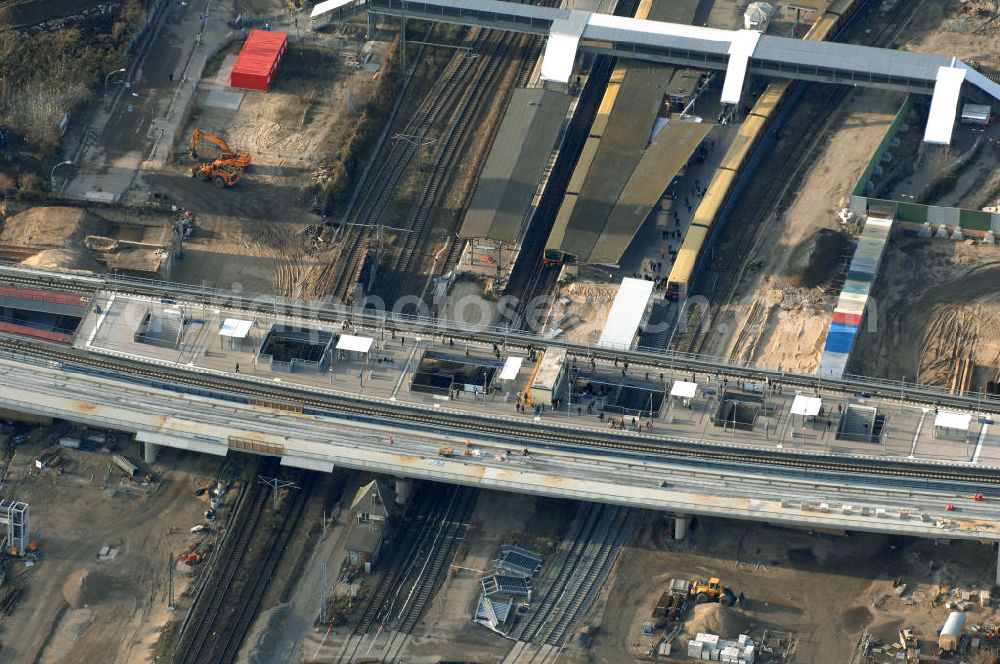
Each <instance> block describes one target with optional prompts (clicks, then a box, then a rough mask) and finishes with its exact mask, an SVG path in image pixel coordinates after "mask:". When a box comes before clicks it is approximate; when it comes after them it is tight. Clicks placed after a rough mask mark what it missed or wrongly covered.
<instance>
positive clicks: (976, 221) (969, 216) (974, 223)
mask: <svg viewBox="0 0 1000 664" xmlns="http://www.w3.org/2000/svg"><path fill="white" fill-rule="evenodd" d="M992 217H993V215H991V214H990V213H989V212H983V211H982V210H959V212H958V225H959V226H960V227H961V228H962V229H963V230H967V231H988V230H990V228H992Z"/></svg>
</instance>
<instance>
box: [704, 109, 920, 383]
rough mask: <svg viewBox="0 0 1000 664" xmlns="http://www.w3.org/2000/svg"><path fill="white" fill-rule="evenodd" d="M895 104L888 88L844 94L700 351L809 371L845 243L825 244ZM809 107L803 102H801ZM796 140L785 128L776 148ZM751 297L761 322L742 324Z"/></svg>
mask: <svg viewBox="0 0 1000 664" xmlns="http://www.w3.org/2000/svg"><path fill="white" fill-rule="evenodd" d="M901 103H902V97H901V96H900V95H899V94H896V93H891V92H880V91H871V90H859V91H856V92H854V93H853V94H851V97H850V99H849V100H848V101H847V103H846V105H845V108H844V113H843V114H842V115H841V116H840V117H839V119H838V120H837V121H836V122H835V124H834V125H833V127H832V128H831V130H830V134H829V137H828V138H827V139H825V142H824V147H822V148H821V149H820V152H819V153H818V155H817V157H816V161H815V162H813V163H812V165H811V166H810V167H809V169H808V171H807V172H806V173H805V175H804V177H803V180H802V182H801V183H800V184H799V185H797V186H796V190H797V193H796V194H795V195H794V197H793V200H792V202H791V203H790V204H789V206H788V208H787V209H786V210H785V211H784V212H783V213H779V214H778V215H776V216H775V217H773V218H771V219H770V220H769V223H766V224H765V225H764V226H763V228H762V231H761V234H760V235H759V236H758V238H757V244H756V245H755V249H756V251H755V252H753V253H752V254H751V255H750V257H749V258H747V262H748V263H749V264H756V265H758V266H759V268H758V269H757V270H749V271H748V272H747V273H745V274H744V277H743V280H742V282H741V283H740V285H739V286H738V287H737V289H736V291H735V293H734V296H733V298H732V300H731V302H730V304H728V305H727V306H726V307H723V308H721V309H720V311H719V315H718V316H717V318H716V320H715V321H713V331H712V333H711V335H710V336H709V337H708V339H707V340H706V344H705V352H706V353H707V354H710V355H719V356H730V357H733V359H737V360H740V361H744V362H745V361H748V360H749V361H754V362H756V363H758V364H760V365H761V366H765V367H768V368H772V369H784V370H786V371H801V372H806V373H808V372H811V371H815V369H816V367H817V366H818V364H819V358H820V355H821V354H822V349H823V341H824V339H825V338H826V330H827V327H828V323H827V322H826V318H828V315H827V314H828V312H829V311H832V308H833V306H834V302H835V298H829V297H826V288H827V287H828V286H829V283H830V280H831V279H832V278H833V277H834V276H836V274H837V273H838V269H839V268H840V267H841V263H842V261H843V260H844V259H846V256H845V255H843V252H844V251H845V250H846V249H847V246H837V245H838V244H841V245H847V242H842V243H837V242H836V241H834V242H832V243H831V242H830V239H831V238H835V235H834V234H835V233H836V232H837V231H839V225H838V221H839V220H838V217H837V212H838V211H839V210H840V209H841V208H842V207H844V206H845V205H846V203H847V196H848V195H849V193H850V191H851V189H852V188H853V187H854V185H855V183H856V182H857V180H858V178H859V177H860V175H861V172H862V171H863V170H864V168H865V166H866V165H867V164H868V160H869V159H870V158H871V151H872V149H873V146H874V145H877V144H878V142H879V141H880V140H881V139H882V136H883V135H884V134H885V132H886V130H887V129H888V128H889V124H890V123H891V122H892V119H893V117H894V116H895V114H896V111H897V110H898V109H899V105H900V104H901ZM809 104H810V101H809V100H807V101H805V102H804V103H803V104H802V106H803V107H808V106H809ZM802 110H806V109H805V108H803V109H802ZM799 113H801V111H799V112H798V113H797V115H798V114H799ZM798 140H799V138H798V137H797V136H796V135H795V133H794V132H793V131H791V130H790V129H789V130H785V131H783V132H782V139H781V140H780V141H779V142H778V145H777V147H776V149H777V150H782V149H785V150H787V149H790V147H791V145H794V144H795V142H797V141H798ZM750 186H752V184H751V185H750ZM831 232H832V233H834V234H831ZM831 245H832V246H831ZM757 300H760V301H761V302H762V305H763V315H764V319H763V322H761V319H760V318H759V317H757V319H756V320H749V321H748V319H750V318H751V317H749V316H748V313H749V312H750V309H751V307H752V305H753V303H754V302H755V301H757ZM747 322H749V323H751V324H753V325H754V326H755V329H754V330H753V333H752V334H751V335H750V337H749V338H746V337H744V339H745V340H746V341H745V342H744V343H743V344H742V345H741V347H739V348H737V347H736V346H737V332H739V330H740V329H742V326H743V325H744V324H745V323H747Z"/></svg>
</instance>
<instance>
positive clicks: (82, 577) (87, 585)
mask: <svg viewBox="0 0 1000 664" xmlns="http://www.w3.org/2000/svg"><path fill="white" fill-rule="evenodd" d="M115 586H116V584H115V582H114V580H113V579H111V578H110V577H109V576H107V575H106V574H102V573H101V572H96V571H93V570H89V569H82V568H81V569H78V570H75V571H73V572H70V574H69V576H67V577H66V582H65V583H64V584H63V588H62V592H63V598H64V599H65V600H66V602H67V603H68V604H69V605H70V606H71V607H72V608H74V609H78V608H80V607H83V606H91V605H93V604H99V603H100V602H104V601H108V600H109V599H111V598H112V596H113V595H114V594H115V589H116V588H115Z"/></svg>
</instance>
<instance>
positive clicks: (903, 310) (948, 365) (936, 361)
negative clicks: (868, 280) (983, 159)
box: [848, 232, 1000, 391]
mask: <svg viewBox="0 0 1000 664" xmlns="http://www.w3.org/2000/svg"><path fill="white" fill-rule="evenodd" d="M998 283H1000V248H997V247H995V246H991V245H984V244H969V243H967V242H955V241H953V240H945V239H924V238H914V237H905V236H903V235H902V234H901V233H899V232H897V233H896V234H895V235H894V236H893V238H892V239H891V241H890V243H889V245H888V247H887V248H886V255H885V257H884V258H883V261H882V267H881V269H880V277H879V280H878V282H877V283H876V285H875V289H874V291H873V293H872V299H873V300H874V303H875V308H874V310H870V312H869V319H871V318H872V317H873V316H872V313H873V312H877V315H876V316H875V317H874V318H875V323H876V326H875V328H874V329H871V327H870V326H866V327H865V328H863V329H862V331H861V333H860V334H859V335H858V341H857V344H856V346H855V350H854V352H853V353H852V355H851V361H850V364H849V365H848V371H849V372H851V373H863V374H866V375H873V376H880V377H884V378H894V379H900V380H902V379H904V378H905V379H906V380H910V381H913V380H914V379H916V380H917V382H920V383H927V384H937V385H946V384H948V382H949V381H950V374H951V371H952V370H953V367H954V364H955V361H956V360H957V359H958V357H971V358H972V359H973V362H974V364H975V366H976V372H975V375H974V376H973V381H972V389H973V390H977V391H978V390H981V389H983V387H984V386H985V382H986V381H987V380H995V379H996V377H997V373H998V372H1000V292H998V291H997V284H998ZM900 339H906V340H907V341H908V342H907V343H899V340H900Z"/></svg>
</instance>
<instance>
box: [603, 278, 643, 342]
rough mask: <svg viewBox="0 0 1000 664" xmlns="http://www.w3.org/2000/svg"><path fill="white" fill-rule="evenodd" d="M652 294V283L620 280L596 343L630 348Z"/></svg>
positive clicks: (638, 280) (628, 279)
mask: <svg viewBox="0 0 1000 664" xmlns="http://www.w3.org/2000/svg"><path fill="white" fill-rule="evenodd" d="M652 294H653V282H652V281H647V280H645V279H631V278H629V277H626V278H625V279H622V284H621V286H619V287H618V294H617V295H615V301H614V302H613V303H612V304H611V311H609V312H608V322H607V323H605V325H604V331H603V332H601V339H600V341H598V343H599V344H600V345H601V346H607V347H609V348H629V347H631V346H632V339H634V338H635V333H636V330H638V329H639V324H640V323H642V317H643V315H644V314H645V313H646V305H648V304H649V298H650V297H651V296H652Z"/></svg>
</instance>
